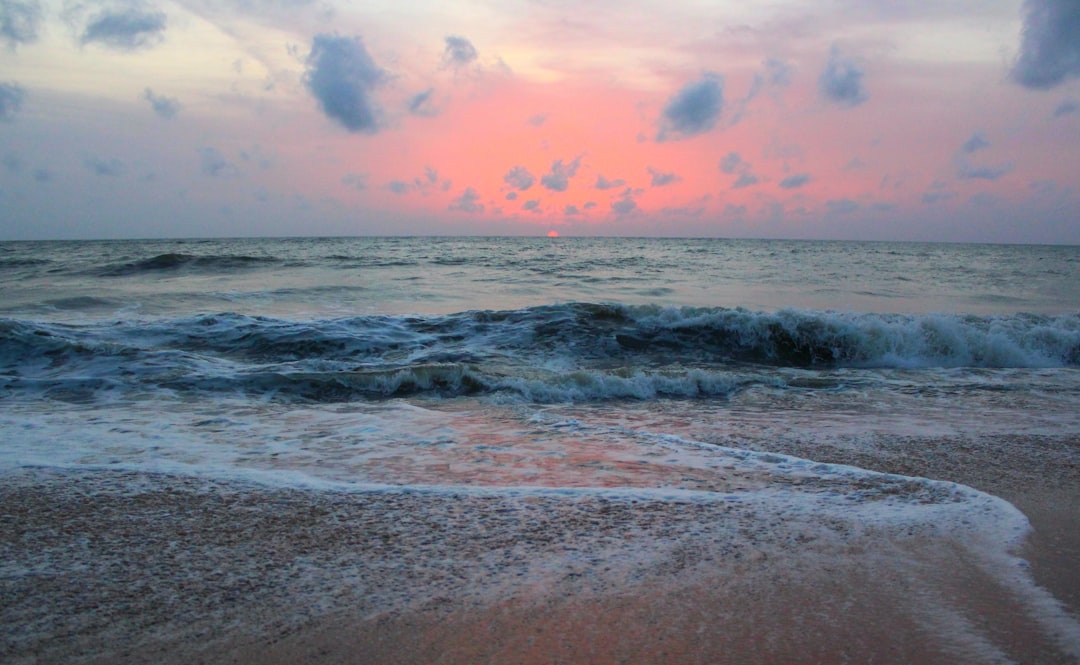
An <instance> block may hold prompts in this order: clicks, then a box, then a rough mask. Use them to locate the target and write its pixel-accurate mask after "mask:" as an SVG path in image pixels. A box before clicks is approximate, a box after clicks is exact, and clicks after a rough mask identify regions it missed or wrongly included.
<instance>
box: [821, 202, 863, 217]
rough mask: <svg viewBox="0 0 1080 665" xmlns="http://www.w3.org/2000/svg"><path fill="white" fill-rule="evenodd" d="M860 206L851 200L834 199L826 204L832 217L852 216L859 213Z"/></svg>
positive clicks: (826, 208) (827, 210)
mask: <svg viewBox="0 0 1080 665" xmlns="http://www.w3.org/2000/svg"><path fill="white" fill-rule="evenodd" d="M859 207H860V206H859V204H858V202H856V201H852V200H851V199H834V200H831V201H826V202H825V210H826V212H828V213H829V214H830V215H850V214H851V213H853V212H858V210H859Z"/></svg>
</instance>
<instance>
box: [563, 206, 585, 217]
mask: <svg viewBox="0 0 1080 665" xmlns="http://www.w3.org/2000/svg"><path fill="white" fill-rule="evenodd" d="M580 214H581V211H580V210H578V207H577V206H576V205H570V204H567V206H566V207H565V208H563V215H565V216H566V217H572V216H574V215H580Z"/></svg>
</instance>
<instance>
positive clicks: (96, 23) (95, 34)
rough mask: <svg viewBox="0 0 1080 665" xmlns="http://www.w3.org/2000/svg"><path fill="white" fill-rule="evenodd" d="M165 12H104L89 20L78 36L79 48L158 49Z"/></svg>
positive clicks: (163, 29)
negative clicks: (80, 45)
mask: <svg viewBox="0 0 1080 665" xmlns="http://www.w3.org/2000/svg"><path fill="white" fill-rule="evenodd" d="M165 28H166V17H165V12H162V11H153V10H145V9H140V8H137V7H126V8H123V9H106V10H103V11H100V12H98V13H97V14H94V15H93V16H91V17H90V19H89V20H88V21H87V22H86V26H85V27H84V28H83V31H82V33H81V34H80V35H79V42H80V43H81V44H82V45H84V46H85V45H87V44H101V45H102V46H106V47H108V48H113V49H117V50H119V51H135V50H138V49H142V48H150V47H152V46H157V45H158V44H160V43H161V42H162V41H163V40H164V39H165Z"/></svg>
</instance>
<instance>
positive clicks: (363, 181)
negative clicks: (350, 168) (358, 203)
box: [341, 173, 368, 192]
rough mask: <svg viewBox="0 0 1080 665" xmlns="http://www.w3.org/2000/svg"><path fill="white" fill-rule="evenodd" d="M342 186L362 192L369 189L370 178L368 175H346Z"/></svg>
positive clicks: (342, 180)
mask: <svg viewBox="0 0 1080 665" xmlns="http://www.w3.org/2000/svg"><path fill="white" fill-rule="evenodd" d="M341 184H343V185H345V186H347V187H351V188H353V189H355V190H356V191H358V192H362V191H364V190H365V189H367V187H368V176H367V174H366V173H346V174H345V176H344V177H343V178H342V179H341Z"/></svg>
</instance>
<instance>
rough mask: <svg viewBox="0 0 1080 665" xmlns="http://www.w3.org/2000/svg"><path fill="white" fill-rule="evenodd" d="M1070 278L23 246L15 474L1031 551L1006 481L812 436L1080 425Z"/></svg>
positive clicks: (2, 248) (787, 251)
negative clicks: (999, 491) (690, 509)
mask: <svg viewBox="0 0 1080 665" xmlns="http://www.w3.org/2000/svg"><path fill="white" fill-rule="evenodd" d="M1078 284H1080V248H1077V247H1049V246H992V245H950V244H907V243H854V242H814V241H750V240H717V239H713V240H704V239H588V238H347V239H346V238H333V239H321V238H298V239H237V240H175V241H157V240H155V241H111V242H40V243H2V244H0V406H2V410H0V473H11V472H14V471H17V470H20V469H27V468H60V469H65V470H68V471H72V470H73V471H76V472H78V473H89V474H93V473H95V472H96V471H101V472H105V471H109V470H125V471H140V472H155V473H157V472H161V473H166V474H170V475H172V476H180V477H190V478H201V479H209V480H213V481H215V482H217V481H221V482H230V481H242V482H254V483H257V484H259V485H261V486H267V487H271V488H272V487H283V488H296V487H302V488H306V489H308V490H313V491H332V492H342V491H345V492H361V493H363V492H387V491H408V492H419V493H434V494H436V495H440V496H444V497H460V498H461V500H462V501H464V500H465V499H466V498H467V497H474V496H496V497H500V498H501V499H502V500H505V501H510V502H515V501H521V500H524V499H526V498H529V499H531V500H536V501H549V502H551V501H554V502H555V504H558V503H559V501H564V503H565V502H566V501H568V502H570V503H565V505H578V504H574V502H575V501H586V502H588V501H598V500H604V501H609V500H610V501H616V502H624V503H625V502H634V501H647V502H658V503H660V504H664V503H665V502H668V503H672V505H674V504H679V505H681V504H683V503H686V502H689V503H692V504H697V505H705V506H712V508H709V510H713V509H715V508H716V507H717V506H725V507H726V509H728V510H730V509H731V507H732V506H737V507H739V508H738V509H739V510H743V511H745V515H747V516H751V515H752V516H757V517H755V518H754V519H756V520H758V522H757V524H758V526H757V527H755V528H757V529H758V530H759V531H760V532H761V533H764V532H765V531H767V530H769V529H772V530H773V531H776V533H773V535H772V536H771V537H776V538H782V537H787V536H783V534H784V533H787V532H785V531H784V529H785V528H788V529H789V530H791V529H796V527H795V526H788V527H785V526H783V522H784V521H785V520H786V521H787V522H788V524H789V525H796V524H797V525H799V526H798V529H805V528H808V527H807V525H810V524H822V523H831V522H830V521H835V520H843V521H844V522H845V523H847V524H851V525H857V526H858V527H859V528H883V529H900V528H903V529H909V530H910V529H911V528H918V529H923V530H925V531H926V532H928V533H929V532H952V533H957V532H963V533H967V534H969V536H970V538H969V539H970V541H971V542H974V543H981V544H980V545H979V547H983V548H984V549H985V550H987V551H990V552H991V553H993V554H994V556H998V555H1000V558H1001V560H1002V561H1006V562H1008V561H1012V559H1010V558H1009V556H1011V555H1009V552H1011V551H1012V549H1011V548H1013V547H1014V546H1015V545H1016V543H1017V542H1018V541H1019V539H1020V538H1021V537H1022V536H1023V535H1024V533H1025V532H1026V530H1027V528H1028V526H1027V522H1026V519H1025V518H1024V516H1023V515H1022V514H1021V513H1020V512H1019V511H1017V510H1016V509H1015V508H1013V507H1012V506H1011V505H1009V504H1008V503H1007V502H1005V501H1003V500H1001V499H1000V498H998V497H995V496H992V495H990V494H987V493H984V492H980V491H977V490H975V489H972V488H969V487H966V486H963V485H957V484H954V483H951V482H946V481H942V480H940V479H930V478H923V477H918V476H915V477H911V476H898V475H892V474H885V473H877V472H874V471H872V470H866V469H862V468H859V467H858V466H853V465H851V464H828V463H823V462H822V461H821V460H820V459H818V457H820V456H822V455H824V453H823V452H822V451H836V450H845V451H847V452H848V453H849V454H848V455H846V456H845V455H841V456H840V458H841V459H845V460H851V459H859V458H860V455H862V456H864V457H866V458H867V459H870V458H872V457H873V456H874V455H875V454H880V453H881V451H890V450H895V449H896V447H897V446H901V444H904V445H907V444H909V443H910V442H911V441H915V442H916V445H918V442H919V441H934V440H945V441H949V442H953V443H954V444H956V445H961V444H962V445H984V443H985V442H986V441H993V440H995V438H1001V437H1010V436H1018V435H1023V436H1033V437H1047V438H1048V440H1055V437H1056V438H1057V439H1061V438H1068V437H1075V436H1076V435H1077V434H1078V433H1080V408H1078V407H1080V287H1078V286H1077V285H1078ZM901 447H902V446H901ZM1003 463H1004V464H1006V465H1008V464H1010V461H1009V460H1004V461H1003ZM1016 463H1018V464H1019V463H1021V462H1016ZM941 477H947V476H946V475H943V476H941ZM552 505H554V504H552ZM551 510H553V511H554V510H557V508H554V507H553V508H551ZM761 515H773V516H777V515H780V516H784V517H783V519H782V520H780V522H777V520H775V519H761V518H760V516H761ZM747 519H750V517H747ZM478 524H479V523H478ZM475 528H477V529H481V528H486V527H482V525H481V526H476V527H475ZM700 528H701V529H702V530H704V531H708V530H709V529H714V530H715V529H725V528H727V527H724V526H723V525H721V524H719V523H711V524H702V525H700ZM777 530H779V531H777ZM694 533H698V532H697V531H694ZM777 534H780V535H777ZM788 535H789V536H790V533H788ZM726 537H728V538H729V540H730V538H731V534H730V533H728V534H727V536H726ZM582 538H583V541H584V540H587V538H585V537H584V536H582ZM654 546H655V547H656V548H658V549H663V548H662V544H661V543H658V542H657V543H654ZM649 549H650V547H649V546H648V545H645V546H641V545H639V546H637V549H636V553H635V554H634V556H639V557H645V558H648V557H649V556H650V552H649ZM551 565H552V566H559V565H561V564H559V563H558V562H555V563H552V564H551ZM1002 565H1003V566H1005V568H1004V569H1003V570H1005V571H1006V572H1004V573H1002V574H1003V575H1006V576H1007V575H1011V574H1012V572H1008V566H1011V565H1012V563H1004V564H1002ZM549 572H550V571H549ZM1050 614H1053V612H1050ZM1054 617H1056V618H1054ZM1044 619H1045V620H1046V621H1048V622H1051V623H1053V622H1055V621H1057V622H1058V624H1057V627H1056V628H1055V629H1054V630H1056V631H1058V632H1059V633H1061V632H1062V631H1064V633H1063V634H1069V635H1072V637H1071V638H1068V639H1066V642H1068V640H1069V639H1071V640H1072V641H1073V642H1074V644H1072V646H1069V645H1068V644H1066V645H1065V647H1064V648H1066V650H1068V649H1076V648H1080V647H1078V646H1077V644H1076V643H1080V639H1078V638H1077V636H1078V635H1080V631H1077V630H1076V628H1075V626H1073V625H1072V624H1069V623H1068V622H1067V621H1066V622H1065V624H1061V623H1060V622H1061V621H1062V619H1061V617H1060V616H1058V615H1054V616H1053V617H1051V616H1050V615H1047V616H1046V617H1044ZM1062 625H1065V627H1064V628H1062Z"/></svg>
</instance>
